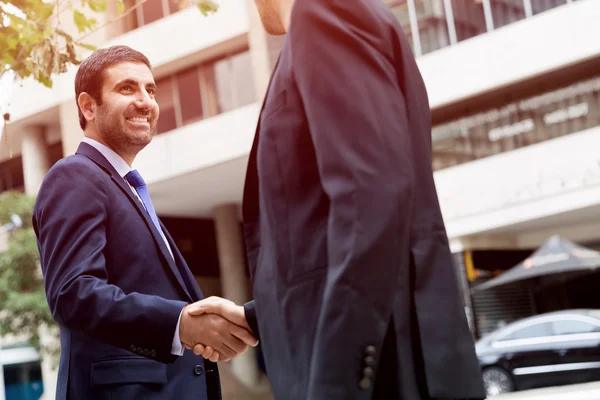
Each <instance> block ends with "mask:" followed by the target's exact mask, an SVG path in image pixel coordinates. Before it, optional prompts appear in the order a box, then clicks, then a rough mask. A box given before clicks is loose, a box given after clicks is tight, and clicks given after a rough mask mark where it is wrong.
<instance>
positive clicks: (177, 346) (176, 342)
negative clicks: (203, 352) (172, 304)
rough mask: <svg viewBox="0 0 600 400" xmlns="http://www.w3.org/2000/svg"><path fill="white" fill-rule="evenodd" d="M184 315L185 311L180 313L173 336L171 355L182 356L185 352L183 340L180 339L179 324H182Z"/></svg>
mask: <svg viewBox="0 0 600 400" xmlns="http://www.w3.org/2000/svg"><path fill="white" fill-rule="evenodd" d="M182 315H183V310H181V312H180V313H179V319H178V320H177V326H176V327H175V335H173V344H172V345H171V354H173V355H176V356H182V355H183V352H184V351H185V347H184V346H183V343H181V339H180V338H179V324H180V323H181V316H182Z"/></svg>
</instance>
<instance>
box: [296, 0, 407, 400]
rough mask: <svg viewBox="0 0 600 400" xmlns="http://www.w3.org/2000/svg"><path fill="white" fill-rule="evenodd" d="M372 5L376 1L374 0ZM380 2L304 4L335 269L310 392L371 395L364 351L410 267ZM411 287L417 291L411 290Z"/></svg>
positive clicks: (308, 91)
mask: <svg viewBox="0 0 600 400" xmlns="http://www.w3.org/2000/svg"><path fill="white" fill-rule="evenodd" d="M366 3H370V5H367V4H366ZM375 7H376V5H374V4H373V3H372V2H367V1H363V0H357V1H348V0H304V1H299V2H296V6H295V9H294V11H293V13H292V17H291V25H290V31H289V34H290V37H289V38H288V40H289V42H290V44H291V51H292V57H293V70H294V79H295V81H296V85H297V87H298V90H299V92H300V96H301V98H302V103H303V106H304V109H305V113H306V117H307V120H308V127H309V130H310V134H311V137H312V141H313V145H314V148H315V153H316V158H317V164H318V169H319V174H320V179H321V184H322V187H323V189H324V191H325V193H326V194H327V196H328V198H329V200H330V210H329V220H328V227H327V247H328V262H329V264H328V271H327V280H326V284H325V289H324V293H323V298H322V305H321V311H320V315H319V319H318V322H317V330H316V335H315V344H314V347H313V352H312V359H311V371H310V381H309V393H308V398H310V399H327V398H337V397H340V398H341V396H340V395H342V394H343V395H345V396H346V397H344V398H357V399H358V398H363V397H360V396H367V397H364V398H370V397H368V391H367V390H365V391H364V392H363V394H362V395H361V394H359V393H358V392H357V390H359V389H358V382H359V380H360V376H361V370H362V368H364V367H365V366H366V365H365V364H364V362H365V361H364V359H365V357H366V354H365V350H366V348H367V346H375V348H376V349H377V350H378V354H377V355H376V357H379V356H380V355H381V354H380V353H379V350H380V348H381V344H382V342H383V339H384V336H385V333H386V329H387V326H388V324H389V322H390V319H391V303H392V296H393V291H394V289H395V288H397V287H398V284H399V283H398V278H397V276H398V271H399V269H400V268H408V265H409V257H408V251H407V250H406V249H408V243H409V227H410V224H411V222H410V215H411V212H410V209H411V208H412V201H413V200H412V198H413V194H412V193H413V192H412V187H413V172H412V165H411V156H410V154H409V149H410V143H409V140H410V138H409V132H408V129H407V116H406V107H405V102H404V98H403V93H402V91H401V89H400V85H399V82H398V77H397V72H396V66H395V63H394V61H393V55H392V54H393V50H392V42H391V41H389V40H386V38H389V37H390V36H391V33H392V27H391V24H390V25H386V26H383V23H382V22H381V21H380V18H379V17H377V16H376V15H375V10H373V9H372V8H375ZM407 290H408V288H407Z"/></svg>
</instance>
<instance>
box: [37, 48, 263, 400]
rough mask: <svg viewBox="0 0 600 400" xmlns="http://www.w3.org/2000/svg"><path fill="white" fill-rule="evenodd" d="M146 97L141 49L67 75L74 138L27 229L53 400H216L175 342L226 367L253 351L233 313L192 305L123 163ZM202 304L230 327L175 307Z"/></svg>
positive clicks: (184, 276)
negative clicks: (42, 294) (53, 358)
mask: <svg viewBox="0 0 600 400" xmlns="http://www.w3.org/2000/svg"><path fill="white" fill-rule="evenodd" d="M155 91H156V84H155V82H154V77H153V75H152V71H151V67H150V62H149V61H148V59H147V58H146V57H145V56H144V55H143V54H141V53H139V52H137V51H135V50H133V49H131V48H129V47H126V46H114V47H110V48H108V49H101V50H98V51H96V52H94V53H93V54H92V55H91V56H89V57H88V58H87V59H86V60H85V61H84V62H83V63H82V64H81V66H80V67H79V70H78V71H77V75H76V78H75V92H76V99H77V106H78V109H79V119H80V125H81V128H82V129H83V130H84V134H85V137H84V139H83V142H82V143H81V144H80V146H79V148H78V150H77V153H76V154H75V155H73V156H70V157H67V158H65V159H63V160H61V161H59V162H58V163H56V165H55V166H53V167H52V168H51V169H50V171H49V172H48V174H47V175H46V177H45V179H44V182H43V184H42V187H41V189H40V191H39V194H38V197H37V201H36V205H35V209H34V216H33V225H34V229H35V232H36V235H37V238H38V246H39V250H40V258H41V265H42V271H43V274H44V284H45V289H46V296H47V299H48V304H49V307H50V310H51V312H52V315H53V317H54V319H55V320H56V321H57V322H58V324H59V326H60V331H61V335H60V337H61V348H62V353H61V358H60V365H59V373H58V382H57V393H56V398H57V400H65V399H75V400H78V399H86V400H94V399H106V398H111V399H123V400H130V399H178V400H186V399H189V400H192V399H194V400H198V399H201V400H218V399H220V398H221V390H220V381H219V375H218V370H217V366H216V364H215V363H213V362H212V361H208V360H207V361H204V360H203V359H202V358H201V357H198V356H195V355H194V354H193V353H192V352H191V351H185V348H184V347H187V348H191V347H192V346H193V345H194V344H196V343H206V344H208V345H210V346H211V347H214V348H215V349H216V350H217V351H218V353H219V354H220V355H221V359H222V360H227V359H231V358H233V357H235V356H236V355H237V354H239V353H242V352H244V351H245V350H246V348H247V346H248V345H252V346H255V345H256V339H255V338H254V337H253V336H252V334H251V333H250V332H249V327H248V325H247V324H246V322H245V319H244V310H243V308H242V307H241V306H236V305H235V304H233V303H232V302H229V301H227V300H224V299H219V298H210V299H206V300H202V298H203V296H202V292H201V291H200V289H199V287H198V285H197V283H196V281H195V279H194V277H193V275H192V274H191V272H190V270H189V268H188V266H187V264H186V262H185V260H184V259H183V257H182V255H181V253H180V252H179V250H178V249H177V246H176V245H175V242H174V241H173V239H172V238H171V236H170V235H169V233H168V232H167V230H166V229H165V227H164V225H162V223H161V222H160V220H159V219H158V217H157V215H156V213H155V211H154V207H153V205H152V201H151V199H150V196H149V194H148V190H147V188H146V185H145V182H144V181H143V178H142V177H141V175H140V174H139V172H138V171H136V170H133V169H132V168H131V165H132V163H133V161H134V159H135V157H136V155H137V154H138V152H139V151H140V150H142V149H143V148H144V147H145V146H146V145H147V144H148V143H150V141H151V140H152V136H153V135H154V134H155V132H156V123H157V120H158V116H159V108H158V105H157V103H156V101H155V98H154V94H155ZM202 301H211V302H213V303H216V304H219V305H220V306H221V308H222V309H224V310H227V312H228V314H229V315H233V316H236V317H237V322H238V325H236V324H233V323H231V322H229V321H228V320H226V319H224V318H222V317H220V316H218V315H214V314H205V315H201V316H191V315H189V314H188V313H186V312H183V311H182V310H183V309H184V307H186V305H187V304H190V303H194V302H199V303H202ZM215 361H216V359H215Z"/></svg>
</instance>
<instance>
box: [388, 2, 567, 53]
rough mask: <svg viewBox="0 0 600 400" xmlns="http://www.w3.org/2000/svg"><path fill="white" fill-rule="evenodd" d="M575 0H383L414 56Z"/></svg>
mask: <svg viewBox="0 0 600 400" xmlns="http://www.w3.org/2000/svg"><path fill="white" fill-rule="evenodd" d="M572 1H578V0H386V3H387V4H388V5H389V7H390V8H391V9H392V12H393V13H394V15H396V18H398V21H399V22H400V24H401V25H402V28H403V30H404V32H405V34H406V35H407V36H408V38H409V40H410V41H411V43H412V48H413V52H414V53H415V56H417V57H418V56H421V55H423V54H427V53H430V52H432V51H435V50H438V49H441V48H443V47H447V46H452V45H454V44H456V43H458V42H460V41H463V40H466V39H469V38H471V37H474V36H477V35H481V34H484V33H486V32H491V31H493V30H494V29H498V28H500V27H502V26H504V25H508V24H511V23H513V22H516V21H519V20H522V19H525V18H530V17H532V16H534V15H536V14H539V13H541V12H544V11H547V10H550V9H552V8H555V7H559V6H562V5H565V4H567V3H570V2H572Z"/></svg>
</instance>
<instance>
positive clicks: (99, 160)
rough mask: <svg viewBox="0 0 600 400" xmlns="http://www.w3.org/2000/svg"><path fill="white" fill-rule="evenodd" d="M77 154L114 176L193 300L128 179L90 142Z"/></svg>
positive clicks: (116, 182)
mask: <svg viewBox="0 0 600 400" xmlns="http://www.w3.org/2000/svg"><path fill="white" fill-rule="evenodd" d="M77 154H81V155H83V156H86V157H88V158H89V159H91V160H92V161H93V162H95V163H96V164H97V165H98V166H99V167H100V168H102V169H103V170H104V171H105V172H106V173H108V174H109V175H110V177H111V178H112V180H113V181H114V182H115V184H116V185H117V186H118V187H119V188H120V189H121V191H122V192H123V193H124V194H125V196H127V198H128V199H129V201H130V202H132V203H133V205H134V206H135V208H136V210H137V212H138V214H139V215H140V217H141V218H142V219H143V220H144V222H145V223H146V227H147V228H148V229H149V230H150V233H151V234H152V238H153V239H154V242H155V244H156V246H158V248H159V250H160V253H161V254H162V256H163V259H164V261H165V263H166V264H167V265H168V266H169V268H170V270H171V271H172V272H173V275H174V276H175V279H176V280H177V282H179V285H180V286H181V287H182V289H183V290H184V291H185V294H186V295H187V296H188V298H189V299H190V300H192V301H193V300H194V299H193V298H192V296H190V293H189V291H188V287H187V285H186V284H185V282H184V279H183V276H182V273H181V272H180V270H179V268H177V265H176V263H175V260H174V259H173V257H171V254H170V253H169V249H167V246H166V244H165V241H164V240H163V238H162V237H161V235H160V233H159V232H158V230H157V229H156V227H155V226H154V223H153V222H152V220H151V219H150V215H148V213H147V212H146V209H145V208H144V205H143V204H142V203H141V202H140V200H139V199H138V198H137V196H135V195H134V194H133V192H132V190H131V188H130V187H129V184H128V183H127V181H125V179H124V178H123V177H122V176H121V175H119V173H118V172H117V170H116V169H115V168H114V167H113V166H112V164H111V163H110V162H109V161H108V160H107V159H106V158H105V157H104V156H103V155H102V153H100V152H99V151H98V150H96V149H95V148H94V147H92V146H91V145H89V144H88V143H81V144H80V145H79V148H78V149H77ZM162 229H163V233H165V236H166V235H167V233H166V229H165V228H164V227H163V228H162ZM174 247H175V245H174V243H172V250H173V252H174V253H173V254H175V248H174ZM183 269H184V268H183ZM192 287H193V286H192Z"/></svg>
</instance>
